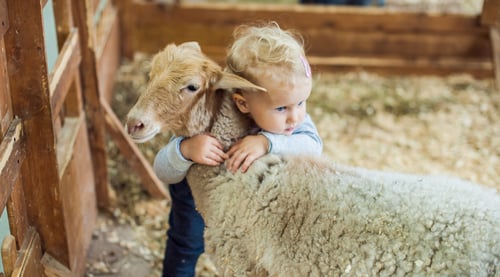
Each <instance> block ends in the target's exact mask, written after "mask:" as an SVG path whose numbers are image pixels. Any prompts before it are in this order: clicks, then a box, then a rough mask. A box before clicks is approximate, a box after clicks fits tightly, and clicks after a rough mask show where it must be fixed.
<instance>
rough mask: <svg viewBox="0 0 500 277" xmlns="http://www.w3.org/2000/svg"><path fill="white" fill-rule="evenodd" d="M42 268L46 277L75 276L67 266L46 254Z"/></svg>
mask: <svg viewBox="0 0 500 277" xmlns="http://www.w3.org/2000/svg"><path fill="white" fill-rule="evenodd" d="M41 262H42V267H43V276H44V277H73V276H75V274H73V273H72V272H71V270H69V268H67V267H66V266H64V265H63V264H61V263H60V262H58V261H57V260H56V259H54V257H52V256H50V255H49V254H47V253H45V254H44V255H43V257H42V261H41Z"/></svg>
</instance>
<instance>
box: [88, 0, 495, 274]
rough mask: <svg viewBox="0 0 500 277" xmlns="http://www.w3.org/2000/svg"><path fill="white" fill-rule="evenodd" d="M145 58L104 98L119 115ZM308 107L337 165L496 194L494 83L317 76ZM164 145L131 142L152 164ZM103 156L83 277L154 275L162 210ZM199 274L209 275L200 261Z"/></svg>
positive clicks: (140, 78) (112, 156)
mask: <svg viewBox="0 0 500 277" xmlns="http://www.w3.org/2000/svg"><path fill="white" fill-rule="evenodd" d="M390 2H391V1H389V0H387V1H386V3H388V4H389V3H390ZM407 2H411V1H409V0H408V1H407ZM414 2H416V1H414ZM428 2H429V1H428ZM455 2H457V1H455ZM458 2H459V3H467V2H468V1H458ZM150 58H151V57H150V56H147V55H141V54H137V55H136V56H135V58H134V59H133V60H131V61H130V60H124V61H123V62H122V66H121V67H120V70H119V74H118V76H117V82H116V86H115V91H114V96H113V97H114V99H113V102H112V105H113V109H114V110H115V112H116V114H117V115H118V116H119V117H120V118H122V119H123V118H124V117H125V115H126V113H127V112H128V110H129V109H130V107H131V106H132V105H133V103H134V102H135V100H136V99H137V96H138V94H139V93H140V92H141V91H142V90H143V89H144V87H145V85H146V82H147V72H148V69H149V68H148V64H149V59H150ZM308 111H309V113H310V114H311V116H312V117H313V120H314V121H315V123H316V125H317V127H318V130H319V132H320V135H321V137H322V138H323V140H324V146H325V147H324V154H325V155H327V156H329V157H331V158H332V159H334V160H335V161H337V162H339V163H344V164H349V165H354V166H362V167H366V168H372V169H380V170H388V171H398V172H409V173H421V174H444V175H451V176H458V177H461V178H464V179H467V180H470V181H473V182H477V183H480V184H481V185H484V186H486V187H492V188H496V189H497V191H500V183H498V180H499V179H500V178H499V177H500V123H499V122H500V91H498V90H496V89H495V87H494V83H493V80H475V79H473V78H472V77H470V76H467V75H455V76H450V77H446V78H438V77H399V76H392V77H382V76H377V75H374V74H369V73H366V72H356V73H348V74H322V73H320V72H315V85H314V87H313V92H312V94H311V97H310V99H309V100H308ZM167 140H168V134H164V135H161V136H158V137H157V138H156V139H154V140H153V141H151V142H148V143H146V144H142V145H139V146H140V149H141V150H142V151H143V153H144V155H145V156H146V157H147V158H148V159H149V160H150V161H152V160H153V158H154V155H155V153H156V152H157V151H158V150H159V149H160V148H161V147H162V146H163V145H164V144H165V143H166V142H167ZM108 156H109V157H108V168H109V173H110V183H111V184H112V187H113V189H114V191H115V193H116V201H115V203H113V205H112V207H110V211H109V212H103V213H101V214H100V215H99V219H98V222H97V225H96V229H95V231H94V235H93V242H92V244H91V247H90V249H89V255H88V264H87V271H86V276H120V277H128V276H134V277H141V276H160V271H161V264H162V259H163V251H164V247H165V239H166V236H165V233H166V230H167V229H168V222H167V217H168V212H169V208H170V205H169V203H168V202H167V201H166V200H152V199H151V198H150V197H149V195H148V194H147V192H145V191H144V189H143V188H142V187H141V183H140V180H139V178H138V177H137V175H135V174H134V172H133V171H132V170H131V169H130V168H129V167H128V165H127V163H126V161H125V160H124V159H123V157H122V156H121V155H120V153H119V151H118V149H117V148H116V146H115V145H114V143H113V142H112V141H111V140H109V141H108ZM197 270H198V273H197V276H217V274H216V270H215V268H214V267H213V265H212V264H211V263H210V261H209V259H208V258H207V257H204V256H203V257H202V258H201V259H200V262H199V266H198V269H197Z"/></svg>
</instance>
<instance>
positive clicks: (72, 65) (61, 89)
mask: <svg viewBox="0 0 500 277" xmlns="http://www.w3.org/2000/svg"><path fill="white" fill-rule="evenodd" d="M80 61H81V52H80V42H79V40H78V31H77V30H76V29H73V32H71V34H70V35H69V37H68V39H67V40H66V43H65V44H64V45H63V48H62V49H61V51H60V52H59V55H58V57H57V60H56V63H55V65H54V69H53V70H52V72H51V74H50V75H49V84H50V103H51V109H52V117H54V118H55V117H57V115H58V114H59V112H60V111H61V107H62V106H63V103H64V100H65V99H66V96H67V94H68V92H69V91H70V88H71V85H72V82H73V81H74V79H73V78H71V77H72V76H75V75H76V74H77V73H78V69H79V64H80Z"/></svg>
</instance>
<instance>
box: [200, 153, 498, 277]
mask: <svg viewBox="0 0 500 277" xmlns="http://www.w3.org/2000/svg"><path fill="white" fill-rule="evenodd" d="M209 183H210V186H211V189H210V196H209V200H208V201H210V203H211V206H213V207H215V208H214V210H213V211H211V212H210V213H209V215H208V216H209V218H208V219H206V220H207V222H209V224H211V225H213V226H209V227H210V228H209V229H207V235H208V237H207V240H211V239H212V240H214V241H215V243H214V245H215V246H214V247H213V248H212V250H213V251H216V249H218V252H219V253H224V255H229V256H226V258H227V257H231V256H230V255H232V256H233V257H234V256H235V255H240V256H245V257H247V260H252V258H253V257H255V260H253V261H252V262H251V263H248V262H246V263H247V265H246V267H247V269H246V270H249V268H251V267H257V268H258V267H262V268H266V269H268V270H271V271H272V272H270V274H271V275H273V274H277V275H283V276H285V275H286V274H285V273H287V274H291V275H286V276H295V275H296V276H305V275H312V276H315V275H316V276H319V275H332V274H335V275H337V274H346V273H348V274H351V273H352V274H356V273H365V274H368V275H372V274H376V275H393V274H396V275H405V274H407V273H410V272H412V273H421V274H452V275H453V274H459V275H462V274H465V275H474V276H481V275H483V276H486V275H487V274H486V273H485V272H488V270H490V272H492V273H491V275H494V274H499V273H498V272H499V270H500V269H499V265H498V264H499V261H500V258H499V255H500V254H499V253H500V200H499V199H500V197H499V196H498V195H497V194H495V192H493V191H488V190H486V189H484V188H481V187H479V186H478V185H475V184H471V183H467V182H465V181H463V180H459V179H453V178H448V177H436V176H415V175H406V174H392V173H386V172H378V171H368V170H362V169H357V168H351V167H344V166H339V165H336V164H334V163H333V162H331V161H329V160H324V159H318V158H311V157H284V158H280V157H277V156H272V155H269V156H266V157H264V158H261V159H259V160H258V161H256V162H255V163H254V165H252V167H251V168H250V169H249V171H248V172H247V173H245V174H242V173H237V174H232V173H229V172H221V174H218V176H217V177H215V178H213V179H212V180H211V181H210V182H209ZM214 226H216V227H215V229H214V228H212V227H214ZM248 257H249V258H250V259H248ZM240 263H245V262H243V261H240ZM233 267H237V265H233ZM488 267H489V269H488ZM494 272H496V273H494ZM481 273H483V274H481Z"/></svg>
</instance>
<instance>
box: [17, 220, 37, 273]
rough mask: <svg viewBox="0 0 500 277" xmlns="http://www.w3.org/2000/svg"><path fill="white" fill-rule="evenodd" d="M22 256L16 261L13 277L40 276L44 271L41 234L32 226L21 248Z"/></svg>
mask: <svg viewBox="0 0 500 277" xmlns="http://www.w3.org/2000/svg"><path fill="white" fill-rule="evenodd" d="M19 254H20V257H19V258H18V259H17V261H16V266H15V268H14V270H13V272H12V277H22V276H40V272H42V264H41V262H40V261H41V259H42V245H41V242H40V236H39V235H38V233H37V232H36V231H35V229H33V228H30V229H29V230H28V234H27V236H26V240H25V241H24V242H23V245H22V246H21V249H20V250H19Z"/></svg>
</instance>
